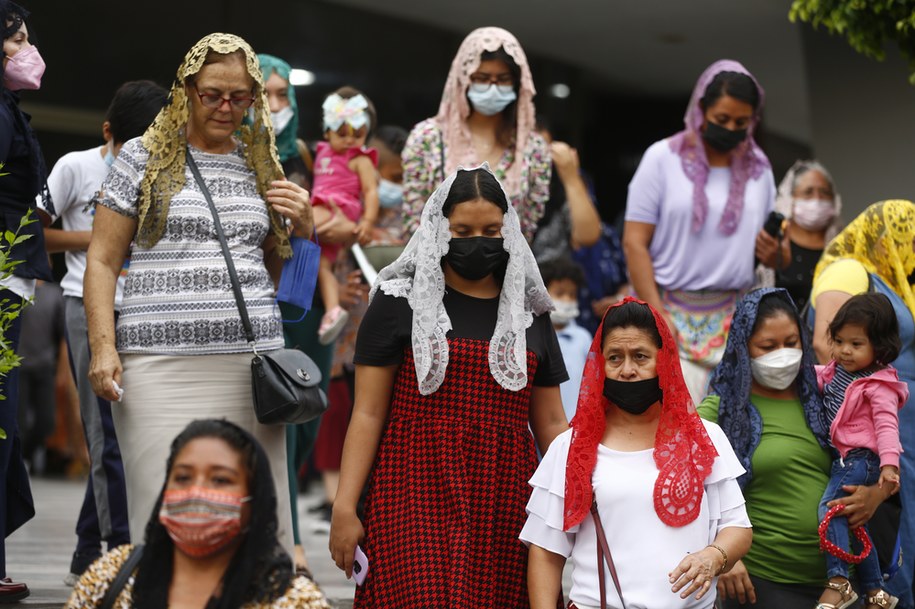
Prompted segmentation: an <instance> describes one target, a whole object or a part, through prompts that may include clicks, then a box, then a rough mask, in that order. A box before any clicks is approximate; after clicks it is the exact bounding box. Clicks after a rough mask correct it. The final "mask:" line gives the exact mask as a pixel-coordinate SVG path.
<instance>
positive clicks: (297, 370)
mask: <svg viewBox="0 0 915 609" xmlns="http://www.w3.org/2000/svg"><path fill="white" fill-rule="evenodd" d="M187 164H188V166H189V167H190V168H191V172H192V173H193V174H194V179H195V180H197V184H198V185H199V186H200V190H201V191H203V196H204V198H205V199H206V201H207V204H208V205H209V206H210V212H211V213H212V214H213V225H214V228H215V229H216V236H217V237H219V245H220V247H221V248H222V255H223V256H224V257H225V259H226V267H228V271H229V279H231V281H232V292H233V293H234V294H235V304H236V305H237V306H238V313H239V315H241V323H242V326H243V328H244V330H245V338H246V339H247V341H248V344H249V345H251V350H252V351H253V352H254V358H253V359H252V360H251V391H252V398H253V402H254V414H255V415H256V416H257V420H258V422H259V423H261V424H264V425H282V424H296V423H307V422H308V421H311V420H312V419H315V418H317V417H319V416H321V415H322V414H324V411H325V410H327V396H326V395H324V391H322V390H321V388H320V387H319V386H318V384H319V383H320V382H321V370H320V369H319V368H318V365H317V364H315V363H314V361H312V359H311V358H310V357H308V355H306V354H305V353H303V352H302V351H299V350H298V349H277V350H274V351H267V352H265V353H258V351H257V341H256V339H255V337H254V330H253V329H252V328H251V320H250V319H249V318H248V307H247V306H246V305H245V299H244V296H243V295H242V293H241V285H240V284H239V283H238V274H237V273H236V272H235V263H234V262H232V255H231V253H229V245H228V243H226V235H225V233H224V232H223V230H222V223H221V222H220V221H219V214H217V213H216V205H215V204H214V203H213V198H212V197H211V196H210V190H209V189H208V188H207V186H206V184H205V183H204V182H203V177H202V176H201V175H200V170H199V169H198V168H197V163H196V162H195V161H194V158H193V157H192V156H191V151H190V150H188V151H187Z"/></svg>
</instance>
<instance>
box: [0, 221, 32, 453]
mask: <svg viewBox="0 0 915 609" xmlns="http://www.w3.org/2000/svg"><path fill="white" fill-rule="evenodd" d="M32 222H37V220H36V219H35V218H33V217H32V212H31V211H29V213H27V214H26V215H25V216H23V218H22V220H21V221H20V222H19V226H18V228H17V229H16V230H15V232H14V231H11V230H7V231H5V232H4V233H3V234H2V235H0V280H5V279H8V278H9V277H10V276H11V275H12V274H13V269H14V268H16V267H17V266H18V265H19V264H21V263H22V261H21V260H11V259H10V251H11V250H12V249H13V246H15V245H18V244H20V243H22V242H23V241H25V240H26V239H30V238H31V237H32V236H31V235H20V234H19V233H20V232H21V231H22V228H23V227H24V226H28V225H29V224H31V223H32ZM28 304H29V303H28V302H27V301H23V302H22V303H12V302H10V300H9V299H8V298H4V299H2V300H0V376H6V375H7V374H9V372H10V370H12V369H13V368H15V367H16V366H18V365H19V363H20V361H21V360H22V358H20V357H19V356H18V355H16V351H15V350H14V349H13V346H12V345H11V344H10V342H9V341H8V340H7V338H6V337H7V334H8V332H9V329H10V327H12V325H13V322H14V321H15V320H16V318H17V317H19V314H20V313H21V312H22V309H23V307H26V306H28ZM5 399H6V396H5V395H0V400H5ZM5 436H6V432H5V431H4V430H3V429H2V428H0V440H2V439H4V438H5Z"/></svg>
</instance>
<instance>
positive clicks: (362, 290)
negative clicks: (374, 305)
mask: <svg viewBox="0 0 915 609" xmlns="http://www.w3.org/2000/svg"><path fill="white" fill-rule="evenodd" d="M339 285H340V306H341V307H343V308H344V309H346V310H347V311H349V310H350V309H352V308H353V307H355V306H357V305H359V304H362V303H363V302H365V297H366V296H368V293H369V286H368V284H366V283H365V282H364V281H362V271H350V272H349V273H348V274H347V275H346V283H341V284H339Z"/></svg>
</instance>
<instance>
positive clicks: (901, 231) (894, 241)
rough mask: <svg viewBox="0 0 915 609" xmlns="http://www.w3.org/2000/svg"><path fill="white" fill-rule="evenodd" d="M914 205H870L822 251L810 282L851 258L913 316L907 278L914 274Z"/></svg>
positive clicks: (895, 202)
mask: <svg viewBox="0 0 915 609" xmlns="http://www.w3.org/2000/svg"><path fill="white" fill-rule="evenodd" d="M913 247H915V203H912V202H911V201H905V200H902V199H897V200H891V201H881V202H880V203H874V204H873V205H871V206H870V207H868V208H867V209H865V210H864V211H863V212H861V215H859V216H858V217H857V218H855V219H854V220H852V222H851V224H849V225H848V226H846V227H845V229H844V230H843V231H842V232H841V233H839V234H838V235H836V238H835V239H833V240H832V241H830V242H829V244H828V245H827V246H826V249H825V250H824V251H823V256H822V257H821V258H820V262H819V264H817V268H816V271H815V272H814V277H813V281H814V283H816V280H817V278H819V276H820V273H822V272H823V270H824V269H825V268H826V267H827V266H829V265H830V264H832V263H833V262H835V261H836V260H839V259H842V258H853V259H855V260H857V261H858V262H860V263H861V264H863V265H864V268H866V269H867V272H868V273H876V274H877V275H879V276H880V278H881V279H882V280H883V281H884V282H886V284H887V285H888V286H889V287H890V288H892V290H893V291H894V292H896V294H898V295H899V297H900V298H902V299H903V300H904V301H905V304H906V306H907V307H908V308H909V311H911V312H912V314H913V315H915V294H913V292H912V286H911V285H910V284H909V275H911V274H912V272H913V271H915V252H913Z"/></svg>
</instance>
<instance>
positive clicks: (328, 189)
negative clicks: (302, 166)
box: [312, 87, 378, 345]
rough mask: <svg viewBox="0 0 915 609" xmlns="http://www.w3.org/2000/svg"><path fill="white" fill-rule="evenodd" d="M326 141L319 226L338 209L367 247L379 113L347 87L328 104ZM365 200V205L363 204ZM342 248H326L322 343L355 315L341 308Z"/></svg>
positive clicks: (374, 200) (317, 188)
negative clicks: (338, 267) (369, 142)
mask: <svg viewBox="0 0 915 609" xmlns="http://www.w3.org/2000/svg"><path fill="white" fill-rule="evenodd" d="M322 110H323V111H324V138H325V139H326V140H327V141H326V142H320V143H319V144H318V151H317V154H316V155H315V164H314V191H313V192H312V204H313V205H314V218H315V224H316V225H320V224H322V223H324V222H326V221H327V220H329V219H330V218H331V217H332V216H333V214H334V209H333V207H334V206H336V207H338V208H339V209H340V211H341V212H343V215H345V216H346V217H347V218H349V219H350V220H352V221H353V222H358V225H357V227H356V236H357V238H358V239H359V242H360V243H362V244H365V243H367V242H368V240H369V239H370V237H371V233H372V228H373V227H374V225H375V221H376V220H377V219H378V177H377V176H376V174H375V166H376V165H377V164H378V153H377V152H376V151H375V150H374V149H372V148H366V147H365V141H366V138H367V137H368V134H369V132H370V131H371V130H372V128H373V127H374V126H375V108H374V106H372V103H371V102H370V101H369V100H368V99H366V98H365V96H364V95H362V93H360V92H359V91H357V90H356V89H353V88H352V87H341V88H340V89H337V90H336V91H335V92H334V93H331V94H330V95H328V96H327V98H326V99H325V100H324V104H323V106H322ZM360 196H361V200H360ZM339 252H340V245H338V244H333V243H322V244H321V264H320V267H319V270H318V287H319V289H320V290H321V299H322V300H323V301H324V310H325V311H326V312H325V313H324V317H322V318H321V325H320V327H319V328H318V342H320V343H321V344H322V345H329V344H330V343H332V342H333V341H334V340H335V339H336V338H337V336H339V334H340V332H341V331H342V330H343V328H344V326H345V325H346V320H347V319H348V318H349V314H348V313H347V312H346V311H345V310H343V308H342V307H341V306H340V294H339V291H338V285H337V280H336V278H335V277H334V273H333V268H332V267H333V263H334V261H335V260H336V259H337V255H338V254H339Z"/></svg>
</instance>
